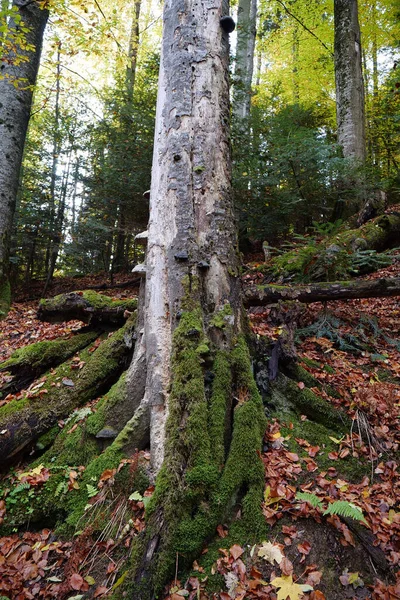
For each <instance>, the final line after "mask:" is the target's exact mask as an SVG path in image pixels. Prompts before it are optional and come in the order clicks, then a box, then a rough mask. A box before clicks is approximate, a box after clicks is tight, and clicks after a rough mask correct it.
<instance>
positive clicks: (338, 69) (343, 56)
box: [334, 0, 366, 163]
mask: <svg viewBox="0 0 400 600" xmlns="http://www.w3.org/2000/svg"><path fill="white" fill-rule="evenodd" d="M334 8H335V79H336V114H337V134H338V142H339V144H340V145H341V147H342V149H343V155H344V156H345V157H346V158H351V159H354V160H356V161H359V162H361V163H363V162H364V161H365V155H366V149H365V112H364V80H363V74H362V49H361V34H360V26H359V23H358V5H357V0H335V2H334Z"/></svg>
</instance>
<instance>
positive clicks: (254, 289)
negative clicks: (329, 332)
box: [244, 278, 400, 306]
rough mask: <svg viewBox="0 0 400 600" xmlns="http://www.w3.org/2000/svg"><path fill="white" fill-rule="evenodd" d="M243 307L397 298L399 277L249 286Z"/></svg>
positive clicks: (399, 286)
mask: <svg viewBox="0 0 400 600" xmlns="http://www.w3.org/2000/svg"><path fill="white" fill-rule="evenodd" d="M244 296H245V305H246V306H267V305H268V304H274V303H275V302H279V301H280V300H298V301H299V302H305V303H310V302H333V301H336V300H350V299H357V298H383V297H385V296H400V278H395V279H387V278H384V279H372V280H371V281H335V282H329V283H312V284H311V283H310V284H308V285H290V286H289V285H266V286H259V287H258V286H250V287H248V288H247V289H246V290H245V292H244Z"/></svg>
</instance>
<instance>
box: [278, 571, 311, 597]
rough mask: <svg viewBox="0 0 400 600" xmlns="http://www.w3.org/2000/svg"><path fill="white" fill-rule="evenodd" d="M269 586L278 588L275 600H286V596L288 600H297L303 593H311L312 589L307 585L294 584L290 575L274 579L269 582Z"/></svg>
mask: <svg viewBox="0 0 400 600" xmlns="http://www.w3.org/2000/svg"><path fill="white" fill-rule="evenodd" d="M271 585H273V586H274V587H276V588H278V592H277V600H287V597H288V596H289V598H290V600H299V598H300V597H301V596H302V595H303V594H304V592H308V591H312V587H311V586H309V585H299V584H298V583H294V581H293V577H292V576H291V575H289V576H288V577H285V576H284V575H283V576H282V577H276V578H275V579H273V580H272V581H271Z"/></svg>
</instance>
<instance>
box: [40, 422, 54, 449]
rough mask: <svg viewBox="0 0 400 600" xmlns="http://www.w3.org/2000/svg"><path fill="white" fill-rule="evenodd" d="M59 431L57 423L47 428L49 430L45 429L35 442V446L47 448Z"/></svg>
mask: <svg viewBox="0 0 400 600" xmlns="http://www.w3.org/2000/svg"><path fill="white" fill-rule="evenodd" d="M59 433H60V428H59V427H58V425H55V426H54V427H52V428H51V429H49V431H46V433H44V434H43V435H41V436H40V437H39V439H38V441H37V442H36V448H37V449H38V450H44V449H45V448H48V447H49V446H51V444H53V442H54V440H55V439H56V437H57V436H58V434H59Z"/></svg>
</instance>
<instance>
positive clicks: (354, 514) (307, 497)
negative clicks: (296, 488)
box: [296, 492, 366, 523]
mask: <svg viewBox="0 0 400 600" xmlns="http://www.w3.org/2000/svg"><path fill="white" fill-rule="evenodd" d="M296 498H297V500H301V501H303V502H308V504H310V505H311V506H312V507H313V508H318V509H319V510H321V511H323V512H322V515H323V516H324V517H325V516H327V515H338V516H339V517H347V518H351V519H354V520H355V521H363V522H364V523H366V520H365V518H364V515H363V513H362V510H361V508H358V506H356V505H355V504H352V502H347V501H346V500H336V501H335V502H331V503H328V504H327V506H326V507H324V504H323V502H322V501H321V500H320V499H319V498H318V496H316V495H315V494H310V493H309V492H297V494H296Z"/></svg>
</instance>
